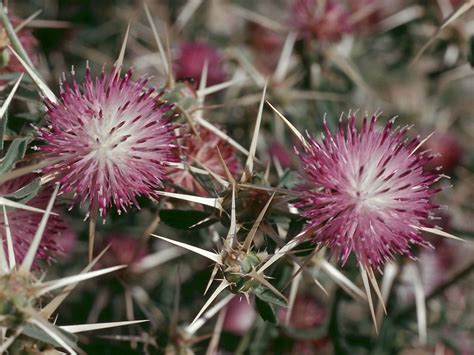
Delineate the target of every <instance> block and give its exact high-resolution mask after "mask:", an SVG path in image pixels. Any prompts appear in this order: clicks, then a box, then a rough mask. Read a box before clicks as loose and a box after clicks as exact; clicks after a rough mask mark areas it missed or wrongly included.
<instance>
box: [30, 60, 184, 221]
mask: <svg viewBox="0 0 474 355" xmlns="http://www.w3.org/2000/svg"><path fill="white" fill-rule="evenodd" d="M131 78H132V72H131V70H129V71H128V72H127V73H126V74H125V76H123V77H121V76H120V73H119V71H118V70H116V69H114V70H112V72H111V73H110V75H109V76H107V75H106V74H105V73H104V72H102V75H101V76H100V78H96V79H95V80H93V79H92V77H91V74H90V70H89V68H87V71H86V81H85V83H84V84H83V86H82V90H81V89H80V87H79V86H78V84H77V83H76V81H75V79H74V81H73V84H72V87H71V86H69V85H68V84H66V83H65V82H64V81H63V82H62V83H61V96H60V99H59V102H58V103H53V102H50V101H47V102H46V107H47V112H46V121H47V124H48V126H47V127H46V128H43V129H40V130H39V136H40V138H42V140H43V141H44V142H45V143H46V144H45V145H43V146H41V147H40V148H39V149H40V151H42V152H43V153H44V154H45V155H46V156H47V157H49V158H60V161H59V162H58V163H56V164H54V165H52V166H51V167H49V168H47V170H46V172H47V173H51V174H52V175H53V176H54V178H55V180H56V181H59V182H60V183H61V190H60V191H61V193H69V192H73V193H74V196H75V198H76V199H77V200H78V201H81V203H84V202H85V201H89V210H92V209H94V208H97V207H98V208H99V212H100V214H101V215H102V216H103V217H104V218H105V216H106V211H107V210H108V209H110V208H111V207H112V206H113V205H114V206H115V207H116V208H117V210H118V212H119V213H120V212H121V211H126V209H127V207H129V206H131V205H136V206H138V203H137V200H136V198H137V196H139V195H143V196H147V197H152V198H154V197H156V196H157V195H156V192H155V189H157V188H162V187H163V180H164V179H165V174H166V167H167V166H168V164H169V163H170V162H173V161H175V160H176V159H177V158H176V157H175V156H174V154H173V149H174V147H175V143H174V141H175V137H174V133H173V129H174V126H173V125H172V124H171V123H170V122H169V121H168V119H167V118H166V117H165V114H166V113H167V111H169V110H170V109H171V107H170V105H163V104H158V103H157V101H156V100H155V99H154V98H153V97H152V94H153V92H154V90H153V89H146V87H145V85H146V84H147V80H146V79H144V78H141V79H139V80H137V81H132V79H131ZM95 206H97V207H95Z"/></svg>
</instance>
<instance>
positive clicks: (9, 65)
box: [0, 15, 38, 74]
mask: <svg viewBox="0 0 474 355" xmlns="http://www.w3.org/2000/svg"><path fill="white" fill-rule="evenodd" d="M9 17H10V21H11V24H12V26H13V27H14V28H15V27H17V26H18V25H20V24H21V23H22V22H23V20H21V19H20V18H18V17H16V16H12V15H10V16H9ZM17 35H18V39H19V40H20V43H21V45H22V46H23V48H24V49H25V51H26V53H27V54H28V56H29V57H30V59H31V61H32V62H33V64H37V63H38V54H37V46H38V41H37V40H36V38H35V37H34V36H33V32H32V31H31V29H29V28H28V27H23V28H22V29H21V30H20V31H19V32H18V33H17ZM9 44H10V40H9V38H8V35H7V33H6V31H5V29H4V28H3V26H2V25H0V74H6V73H22V72H24V68H23V65H22V64H21V63H20V62H19V61H18V59H17V58H16V57H15V56H14V55H13V54H12V53H11V52H10V50H9V49H8V48H7V46H8V45H9Z"/></svg>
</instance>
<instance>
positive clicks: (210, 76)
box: [174, 42, 227, 86]
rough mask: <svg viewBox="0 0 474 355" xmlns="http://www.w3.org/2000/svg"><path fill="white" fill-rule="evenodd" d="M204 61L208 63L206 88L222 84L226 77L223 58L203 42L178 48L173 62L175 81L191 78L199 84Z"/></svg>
mask: <svg viewBox="0 0 474 355" xmlns="http://www.w3.org/2000/svg"><path fill="white" fill-rule="evenodd" d="M206 61H207V63H208V72H207V84H208V86H212V85H215V84H219V83H222V82H224V81H225V80H226V78H227V75H226V73H225V71H224V68H223V67H222V61H223V58H222V56H221V54H220V53H219V51H218V50H217V49H215V48H213V47H211V46H210V45H209V44H207V43H205V42H188V43H184V44H182V45H181V46H180V47H179V48H178V51H177V55H176V58H175V60H174V71H175V75H176V79H178V80H184V79H189V78H192V79H194V80H195V81H196V82H199V81H200V80H201V74H202V69H203V67H204V63H206Z"/></svg>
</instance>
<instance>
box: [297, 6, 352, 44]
mask: <svg viewBox="0 0 474 355" xmlns="http://www.w3.org/2000/svg"><path fill="white" fill-rule="evenodd" d="M290 13H291V15H290V16H291V18H290V25H291V26H292V27H293V28H294V29H295V30H297V31H298V32H299V34H300V35H301V37H303V38H305V39H317V40H322V41H337V40H339V39H340V38H341V36H342V34H344V33H349V32H351V30H352V28H351V24H350V19H349V12H348V11H347V9H346V8H345V6H344V5H343V4H342V3H341V2H340V1H338V0H326V1H324V2H323V1H317V0H294V1H293V4H292V6H291V10H290Z"/></svg>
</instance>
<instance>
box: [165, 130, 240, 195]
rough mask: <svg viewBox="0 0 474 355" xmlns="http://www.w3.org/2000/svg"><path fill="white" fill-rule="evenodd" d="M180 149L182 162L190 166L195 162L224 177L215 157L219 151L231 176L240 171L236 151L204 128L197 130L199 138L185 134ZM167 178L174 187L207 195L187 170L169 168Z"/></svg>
mask: <svg viewBox="0 0 474 355" xmlns="http://www.w3.org/2000/svg"><path fill="white" fill-rule="evenodd" d="M181 149H182V153H183V154H184V157H183V160H184V161H185V162H186V163H187V164H188V165H190V166H192V165H196V163H195V162H196V161H197V162H198V163H200V164H202V165H203V166H205V167H206V168H208V169H209V170H211V171H212V172H214V173H215V174H217V175H220V176H223V177H225V176H226V174H225V170H224V167H223V166H222V164H221V162H220V159H219V156H218V155H217V149H219V151H220V152H221V155H222V158H223V160H224V162H225V163H226V165H227V168H228V169H229V171H230V172H231V174H233V175H235V174H237V172H238V171H239V169H240V162H239V159H238V156H237V150H236V149H235V148H234V147H233V146H232V145H230V144H229V143H227V142H226V141H225V140H223V139H222V138H220V137H218V136H217V135H215V134H214V133H213V132H211V131H209V130H207V129H205V128H201V129H200V130H199V136H196V135H194V134H186V135H185V136H184V137H183V139H182V142H181ZM168 177H169V179H170V180H171V181H172V182H173V183H174V184H175V185H178V186H181V187H183V188H185V189H186V190H189V191H192V192H195V193H197V194H199V195H207V192H206V191H205V190H204V188H203V187H202V185H201V184H200V183H199V182H198V181H196V179H195V178H194V176H193V175H192V174H191V173H190V172H189V171H188V170H183V169H176V168H171V169H169V172H168Z"/></svg>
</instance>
